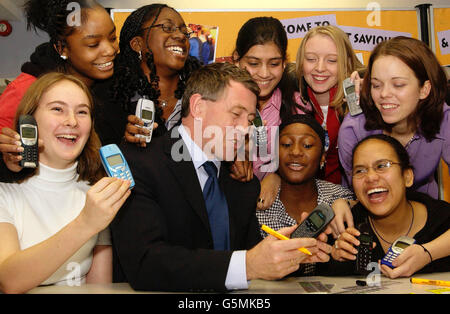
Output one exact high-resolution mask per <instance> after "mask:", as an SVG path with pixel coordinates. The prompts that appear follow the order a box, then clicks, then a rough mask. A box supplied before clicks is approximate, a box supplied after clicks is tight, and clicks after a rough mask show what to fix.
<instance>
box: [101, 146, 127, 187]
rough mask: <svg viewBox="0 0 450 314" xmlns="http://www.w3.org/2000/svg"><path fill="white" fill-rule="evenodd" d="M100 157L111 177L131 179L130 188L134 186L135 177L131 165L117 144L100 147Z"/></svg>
mask: <svg viewBox="0 0 450 314" xmlns="http://www.w3.org/2000/svg"><path fill="white" fill-rule="evenodd" d="M100 158H101V161H102V164H103V167H104V168H105V171H106V173H107V174H108V176H110V177H115V178H119V179H124V180H130V181H131V184H130V189H132V188H133V187H134V179H133V176H132V175H131V171H130V167H128V163H127V161H126V159H125V157H124V156H123V154H122V152H121V151H120V149H119V147H118V146H117V145H116V144H109V145H105V146H102V147H101V148H100Z"/></svg>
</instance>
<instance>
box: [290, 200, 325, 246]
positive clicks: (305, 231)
mask: <svg viewBox="0 0 450 314" xmlns="http://www.w3.org/2000/svg"><path fill="white" fill-rule="evenodd" d="M333 218H334V212H333V209H332V208H331V207H330V206H329V205H327V204H325V203H320V204H319V205H317V207H316V208H314V210H313V211H312V212H311V213H310V214H309V215H308V217H306V219H305V220H303V222H302V223H301V224H300V225H299V226H298V228H297V229H295V231H294V232H292V234H291V238H317V237H318V236H319V235H320V234H321V233H322V231H323V230H325V228H326V227H327V226H328V224H329V223H330V222H331V220H333Z"/></svg>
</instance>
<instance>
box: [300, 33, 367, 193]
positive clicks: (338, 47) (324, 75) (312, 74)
mask: <svg viewBox="0 0 450 314" xmlns="http://www.w3.org/2000/svg"><path fill="white" fill-rule="evenodd" d="M363 70H364V66H363V65H362V64H361V62H360V61H359V60H358V58H357V57H356V55H355V52H354V51H353V48H352V46H351V44H350V41H349V39H348V36H347V34H346V33H345V32H344V31H342V30H341V29H340V28H338V27H336V26H332V25H330V26H319V27H315V28H313V29H311V30H310V31H309V32H308V33H307V34H306V35H305V37H304V38H303V40H302V42H301V44H300V47H299V49H298V52H297V77H298V80H299V84H300V92H301V95H302V98H303V101H304V102H305V103H307V104H311V106H312V107H313V110H314V116H315V118H316V120H317V121H318V122H319V123H320V124H321V125H322V127H323V129H324V130H325V134H326V137H327V138H328V139H327V144H326V146H327V147H326V151H327V156H326V165H325V174H324V179H325V180H327V181H330V182H333V183H336V184H340V183H341V172H340V169H339V159H338V149H337V147H338V145H337V144H338V132H339V127H340V124H341V122H342V120H343V119H344V116H345V115H346V113H347V112H348V108H347V104H346V103H345V101H344V92H343V88H342V82H343V81H344V80H345V79H346V78H347V77H350V75H351V73H353V72H354V71H363Z"/></svg>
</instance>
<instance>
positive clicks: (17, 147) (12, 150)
mask: <svg viewBox="0 0 450 314" xmlns="http://www.w3.org/2000/svg"><path fill="white" fill-rule="evenodd" d="M38 145H39V148H42V147H43V146H44V142H43V141H42V140H41V139H39V140H38ZM23 150H24V148H23V147H22V142H21V141H20V135H19V133H17V132H16V131H14V130H13V129H10V128H6V127H5V128H2V130H1V132H0V152H1V153H2V155H3V161H4V162H5V165H6V167H7V168H8V169H9V170H11V171H13V172H19V171H21V170H22V167H21V166H20V165H19V162H20V161H21V160H22V156H21V155H20V154H19V153H21V152H23Z"/></svg>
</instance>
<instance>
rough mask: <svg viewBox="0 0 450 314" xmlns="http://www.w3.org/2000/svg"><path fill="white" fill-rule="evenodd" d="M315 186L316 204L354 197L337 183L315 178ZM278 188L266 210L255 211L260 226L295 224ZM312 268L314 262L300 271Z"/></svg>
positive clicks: (309, 272)
mask: <svg viewBox="0 0 450 314" xmlns="http://www.w3.org/2000/svg"><path fill="white" fill-rule="evenodd" d="M316 187H317V204H320V203H325V204H328V205H330V206H331V204H333V202H334V201H335V200H337V199H339V198H344V199H354V195H353V193H352V191H350V190H349V189H347V188H345V187H343V186H341V185H338V184H334V183H331V182H328V181H323V180H319V179H316ZM280 190H281V189H278V193H277V197H276V199H275V201H274V202H273V204H272V206H270V207H269V208H268V209H266V210H257V211H256V217H258V221H259V225H260V226H261V225H263V224H264V225H266V226H268V227H270V228H272V229H274V230H278V229H281V228H285V227H290V226H293V225H295V224H297V221H296V220H295V219H294V218H292V217H291V216H289V214H288V213H287V212H286V208H285V207H284V205H283V203H282V202H281V200H280ZM261 235H262V236H263V237H264V238H265V237H266V236H267V233H266V232H265V231H262V230H261ZM314 269H315V267H314V264H304V265H303V271H302V273H303V274H313V273H314Z"/></svg>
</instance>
